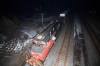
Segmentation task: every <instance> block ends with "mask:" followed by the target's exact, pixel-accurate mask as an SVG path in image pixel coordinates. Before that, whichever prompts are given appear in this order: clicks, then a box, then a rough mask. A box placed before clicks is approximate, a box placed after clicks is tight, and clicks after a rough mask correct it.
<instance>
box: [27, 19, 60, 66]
mask: <svg viewBox="0 0 100 66" xmlns="http://www.w3.org/2000/svg"><path fill="white" fill-rule="evenodd" d="M60 30H61V22H59V21H57V22H54V23H53V24H52V25H51V26H49V28H48V29H47V30H45V31H44V32H42V33H40V34H38V35H36V36H35V37H34V38H33V39H32V42H33V44H32V45H31V49H29V56H28V57H27V59H26V62H27V63H28V64H29V65H30V66H31V65H32V66H43V64H42V62H43V61H44V60H45V58H46V56H47V55H48V53H49V51H50V49H51V47H52V46H53V44H54V42H55V40H56V38H57V36H58V35H59V33H60Z"/></svg>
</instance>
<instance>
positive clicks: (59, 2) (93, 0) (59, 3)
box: [0, 0, 100, 16]
mask: <svg viewBox="0 0 100 66" xmlns="http://www.w3.org/2000/svg"><path fill="white" fill-rule="evenodd" d="M67 8H71V9H76V8H77V9H78V10H81V11H84V12H88V11H91V10H96V11H99V9H100V7H99V2H98V1H97V0H0V11H1V12H0V15H17V16H20V15H27V14H28V15H33V14H34V13H37V12H45V13H48V14H54V13H60V12H62V11H64V10H66V9H67Z"/></svg>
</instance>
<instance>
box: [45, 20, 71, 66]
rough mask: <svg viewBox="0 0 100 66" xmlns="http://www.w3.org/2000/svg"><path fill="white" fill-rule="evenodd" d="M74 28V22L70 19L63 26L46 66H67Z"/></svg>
mask: <svg viewBox="0 0 100 66" xmlns="http://www.w3.org/2000/svg"><path fill="white" fill-rule="evenodd" d="M72 28H73V23H72V22H71V21H70V20H68V21H67V22H66V24H65V26H64V27H63V28H62V31H61V33H60V35H59V36H58V39H57V40H56V42H55V44H54V46H53V47H52V48H51V51H50V53H49V55H48V56H47V59H46V60H45V63H44V66H67V61H68V60H67V57H68V53H69V45H70V42H71V39H72V37H71V36H72V33H73V32H72Z"/></svg>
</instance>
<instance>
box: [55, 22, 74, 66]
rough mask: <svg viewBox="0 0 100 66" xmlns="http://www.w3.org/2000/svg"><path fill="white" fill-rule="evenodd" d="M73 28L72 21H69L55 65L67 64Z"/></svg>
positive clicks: (63, 65)
mask: <svg viewBox="0 0 100 66" xmlns="http://www.w3.org/2000/svg"><path fill="white" fill-rule="evenodd" d="M71 30H72V26H71V23H68V24H67V29H66V34H65V37H64V40H63V43H62V45H61V47H60V50H59V53H58V55H57V58H56V63H55V65H54V66H66V61H67V55H68V49H69V43H70V36H71Z"/></svg>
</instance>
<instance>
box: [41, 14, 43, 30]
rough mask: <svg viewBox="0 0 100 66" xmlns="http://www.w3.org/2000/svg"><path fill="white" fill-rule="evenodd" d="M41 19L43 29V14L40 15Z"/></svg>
mask: <svg viewBox="0 0 100 66" xmlns="http://www.w3.org/2000/svg"><path fill="white" fill-rule="evenodd" d="M41 17H42V28H43V14H41Z"/></svg>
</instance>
